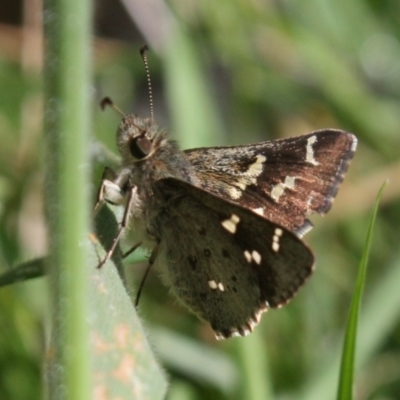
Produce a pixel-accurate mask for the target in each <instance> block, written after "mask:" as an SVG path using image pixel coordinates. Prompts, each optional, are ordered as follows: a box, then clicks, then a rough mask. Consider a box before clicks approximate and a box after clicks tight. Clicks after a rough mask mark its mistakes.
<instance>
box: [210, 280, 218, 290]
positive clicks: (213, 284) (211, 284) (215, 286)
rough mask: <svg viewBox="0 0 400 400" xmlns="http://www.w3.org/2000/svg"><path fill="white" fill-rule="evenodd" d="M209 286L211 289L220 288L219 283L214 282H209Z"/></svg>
mask: <svg viewBox="0 0 400 400" xmlns="http://www.w3.org/2000/svg"><path fill="white" fill-rule="evenodd" d="M208 286H210V288H211V289H216V288H217V287H218V285H217V282H215V281H214V280H212V281H208Z"/></svg>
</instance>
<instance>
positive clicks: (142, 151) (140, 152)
mask: <svg viewBox="0 0 400 400" xmlns="http://www.w3.org/2000/svg"><path fill="white" fill-rule="evenodd" d="M129 150H130V152H131V154H132V156H133V157H135V158H136V159H137V160H141V159H142V158H145V157H146V156H147V155H148V154H149V153H150V150H151V141H150V140H149V139H147V138H146V137H143V136H142V137H138V138H135V139H133V140H131V142H130V144H129Z"/></svg>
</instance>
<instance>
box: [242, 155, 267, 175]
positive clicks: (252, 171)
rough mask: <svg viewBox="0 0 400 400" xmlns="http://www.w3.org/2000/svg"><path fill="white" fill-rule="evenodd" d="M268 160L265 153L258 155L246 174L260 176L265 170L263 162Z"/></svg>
mask: <svg viewBox="0 0 400 400" xmlns="http://www.w3.org/2000/svg"><path fill="white" fill-rule="evenodd" d="M265 161H267V157H265V156H263V155H260V154H259V155H258V156H257V157H256V161H254V163H253V164H251V165H250V166H249V169H248V170H247V171H246V172H245V173H244V175H248V176H258V175H260V174H261V172H262V171H263V163H264V162H265Z"/></svg>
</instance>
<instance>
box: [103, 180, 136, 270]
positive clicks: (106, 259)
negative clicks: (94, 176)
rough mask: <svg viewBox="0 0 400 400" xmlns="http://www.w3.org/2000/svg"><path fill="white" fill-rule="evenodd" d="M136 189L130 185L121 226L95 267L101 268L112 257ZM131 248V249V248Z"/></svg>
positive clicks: (124, 225) (124, 226) (126, 222)
mask: <svg viewBox="0 0 400 400" xmlns="http://www.w3.org/2000/svg"><path fill="white" fill-rule="evenodd" d="M104 181H105V180H104ZM104 181H103V182H104ZM102 185H103V184H102ZM136 190H137V188H136V186H134V187H132V188H131V189H130V191H129V194H128V201H127V204H126V206H125V210H124V216H123V218H122V221H121V226H120V228H119V230H118V233H117V235H116V236H115V238H114V240H113V244H112V246H111V248H110V250H108V252H107V254H106V255H105V257H104V258H103V260H102V261H101V263H100V264H99V265H98V266H97V268H101V267H102V266H103V265H104V264H105V263H106V262H107V261H108V260H109V259H110V258H111V257H112V255H113V254H114V251H115V249H116V248H117V245H118V243H119V240H120V239H121V236H122V234H123V232H124V230H125V228H126V226H127V224H128V219H129V213H130V210H131V208H132V206H133V200H134V197H135V195H136ZM99 192H101V189H100V191H99ZM103 201H104V200H103ZM138 246H139V245H138ZM138 246H137V247H138ZM131 250H132V249H131ZM133 250H135V249H133ZM133 250H132V251H133ZM132 251H130V252H132ZM130 252H129V254H130Z"/></svg>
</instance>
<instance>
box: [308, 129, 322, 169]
mask: <svg viewBox="0 0 400 400" xmlns="http://www.w3.org/2000/svg"><path fill="white" fill-rule="evenodd" d="M316 141H317V137H316V136H310V137H309V138H308V139H307V145H306V152H307V153H306V162H309V163H310V164H312V165H318V164H319V162H318V161H317V160H316V159H315V158H314V149H313V144H314V143H315V142H316Z"/></svg>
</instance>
